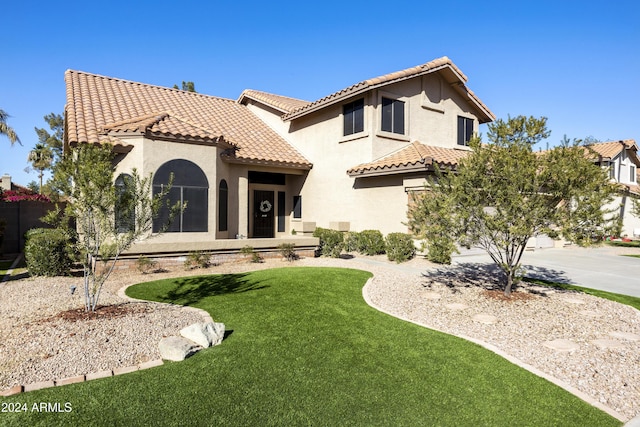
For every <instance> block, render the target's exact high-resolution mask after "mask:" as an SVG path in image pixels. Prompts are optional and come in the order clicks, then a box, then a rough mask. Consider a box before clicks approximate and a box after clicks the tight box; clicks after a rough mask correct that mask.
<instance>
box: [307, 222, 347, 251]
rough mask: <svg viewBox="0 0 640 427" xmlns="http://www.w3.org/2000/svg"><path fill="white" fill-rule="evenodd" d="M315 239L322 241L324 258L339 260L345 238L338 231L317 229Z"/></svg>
mask: <svg viewBox="0 0 640 427" xmlns="http://www.w3.org/2000/svg"><path fill="white" fill-rule="evenodd" d="M313 237H317V238H319V239H320V253H321V254H322V256H329V257H332V258H339V257H340V254H341V253H342V248H343V247H344V236H343V235H342V233H341V232H339V231H338V230H330V229H328V228H321V227H317V228H316V229H315V231H314V232H313Z"/></svg>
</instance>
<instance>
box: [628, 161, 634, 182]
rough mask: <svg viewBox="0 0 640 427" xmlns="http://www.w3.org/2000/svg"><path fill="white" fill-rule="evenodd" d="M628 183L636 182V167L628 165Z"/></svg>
mask: <svg viewBox="0 0 640 427" xmlns="http://www.w3.org/2000/svg"><path fill="white" fill-rule="evenodd" d="M629 182H636V165H629Z"/></svg>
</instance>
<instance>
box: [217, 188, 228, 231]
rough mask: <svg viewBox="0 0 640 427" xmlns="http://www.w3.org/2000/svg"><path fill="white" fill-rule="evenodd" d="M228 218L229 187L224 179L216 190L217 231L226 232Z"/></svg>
mask: <svg viewBox="0 0 640 427" xmlns="http://www.w3.org/2000/svg"><path fill="white" fill-rule="evenodd" d="M228 217H229V187H228V186H227V181H225V180H224V179H223V180H222V181H220V187H219V188H218V231H227V228H228Z"/></svg>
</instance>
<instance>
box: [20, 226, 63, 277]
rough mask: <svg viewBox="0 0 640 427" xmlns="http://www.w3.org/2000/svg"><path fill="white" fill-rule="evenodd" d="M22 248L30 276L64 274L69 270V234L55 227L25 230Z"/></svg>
mask: <svg viewBox="0 0 640 427" xmlns="http://www.w3.org/2000/svg"><path fill="white" fill-rule="evenodd" d="M26 237H27V241H26V244H25V248H24V253H25V259H26V263H27V269H28V270H29V274H31V275H32V276H48V277H53V276H64V275H67V274H69V272H70V271H71V251H70V248H69V245H68V241H69V236H67V234H66V233H65V232H64V231H62V230H59V229H57V228H34V229H32V230H29V231H28V232H27V235H26Z"/></svg>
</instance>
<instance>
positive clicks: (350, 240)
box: [344, 231, 360, 252]
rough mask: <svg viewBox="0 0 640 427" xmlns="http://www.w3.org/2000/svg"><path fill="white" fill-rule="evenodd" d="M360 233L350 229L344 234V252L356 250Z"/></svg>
mask: <svg viewBox="0 0 640 427" xmlns="http://www.w3.org/2000/svg"><path fill="white" fill-rule="evenodd" d="M359 238H360V233H358V232H357V231H350V232H348V233H347V234H346V235H345V236H344V250H345V251H346V252H357V251H358V242H359Z"/></svg>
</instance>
